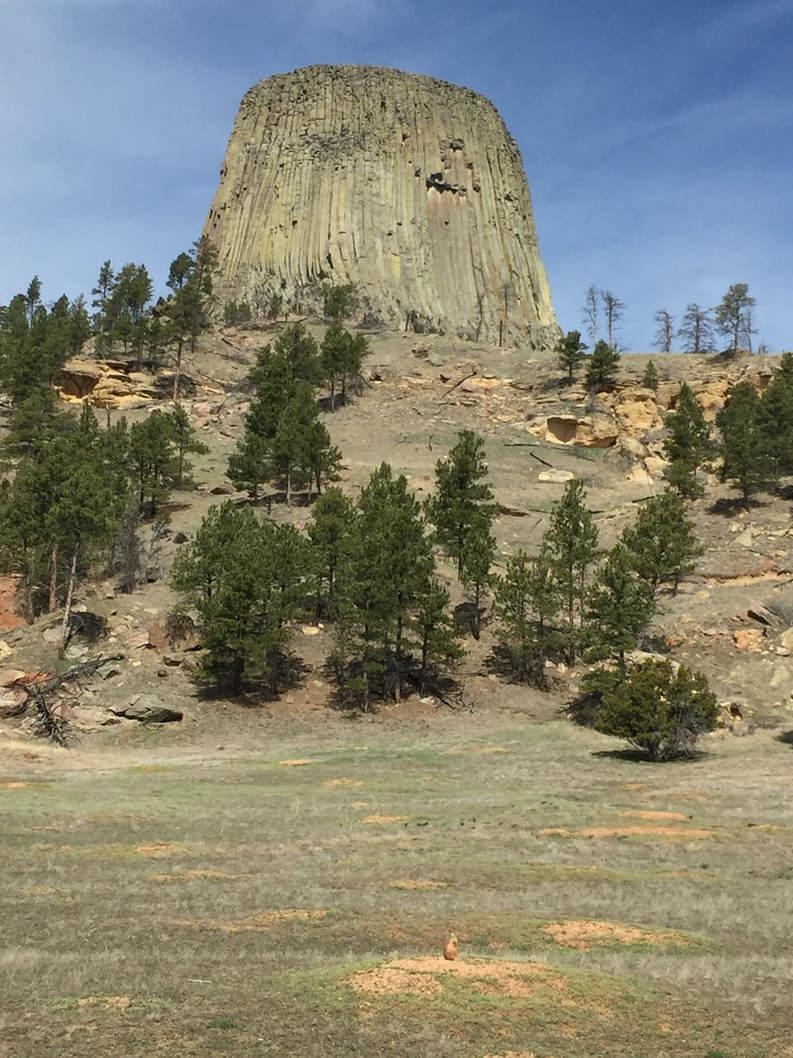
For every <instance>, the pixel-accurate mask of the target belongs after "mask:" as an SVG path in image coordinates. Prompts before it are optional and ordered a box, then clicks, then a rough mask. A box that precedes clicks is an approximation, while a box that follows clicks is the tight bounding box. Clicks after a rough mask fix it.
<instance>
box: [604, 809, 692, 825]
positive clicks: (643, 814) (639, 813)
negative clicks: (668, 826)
mask: <svg viewBox="0 0 793 1058" xmlns="http://www.w3.org/2000/svg"><path fill="white" fill-rule="evenodd" d="M620 815H622V816H628V817H629V818H631V819H646V820H647V821H648V822H650V821H652V820H654V819H657V820H659V821H661V820H666V821H667V822H669V823H685V822H686V821H687V820H688V816H687V815H685V814H684V813H683V812H653V811H649V810H647V811H645V810H643V809H639V810H636V811H630V812H620Z"/></svg>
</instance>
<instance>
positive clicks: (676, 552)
mask: <svg viewBox="0 0 793 1058" xmlns="http://www.w3.org/2000/svg"><path fill="white" fill-rule="evenodd" d="M620 542H621V544H622V545H623V546H624V548H625V549H626V551H627V552H628V555H629V557H630V563H631V567H632V569H634V570H635V571H636V573H637V574H638V575H639V577H641V579H642V580H644V581H645V582H646V583H647V584H648V585H649V586H650V589H651V590H652V592H653V593H654V594H655V593H657V591H658V589H659V588H660V587H661V585H662V584H671V585H672V587H673V591H674V592H675V594H676V593H677V588H678V585H679V584H680V580H681V578H682V577H684V576H685V575H686V574H687V573H691V572H692V570H693V569H694V568H695V567H696V560H697V559H698V558H699V556H700V555H701V554H702V550H703V549H702V546H701V545H700V543H699V541H698V539H697V536H696V533H695V531H694V523H693V521H692V520H691V519H690V518H689V517H688V516H687V514H686V507H685V503H684V502H683V498H682V497H681V496H680V494H679V493H678V492H675V491H673V490H672V489H666V490H665V491H664V492H662V493H660V495H658V496H652V497H650V499H649V500H647V502H646V503H644V504H642V506H641V507H640V509H639V514H638V516H637V518H636V521H635V522H634V524H633V525H632V526H629V527H628V528H627V529H625V530H624V531H623V533H622V536H621V537H620Z"/></svg>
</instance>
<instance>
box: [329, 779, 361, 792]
mask: <svg viewBox="0 0 793 1058" xmlns="http://www.w3.org/2000/svg"><path fill="white" fill-rule="evenodd" d="M322 785H323V786H325V787H326V788H327V789H329V790H332V789H335V788H337V787H338V788H339V789H345V790H357V789H359V788H360V787H361V786H363V780H362V779H328V781H327V782H324V783H323V784H322Z"/></svg>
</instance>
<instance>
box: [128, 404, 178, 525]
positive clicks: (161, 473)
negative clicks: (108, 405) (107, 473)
mask: <svg viewBox="0 0 793 1058" xmlns="http://www.w3.org/2000/svg"><path fill="white" fill-rule="evenodd" d="M128 458H129V470H130V476H131V478H132V480H133V482H134V483H135V486H136V490H137V495H138V504H139V507H140V509H141V511H145V513H146V514H147V515H148V516H149V517H154V515H155V514H156V513H157V510H158V508H159V507H160V506H161V504H163V503H164V502H165V501H166V500H167V498H168V496H169V495H170V491H171V486H172V484H173V470H174V464H175V462H176V448H175V445H174V437H173V427H172V423H171V418H170V416H169V415H168V413H167V412H164V411H161V410H160V409H159V408H158V409H155V411H153V412H152V413H151V415H149V417H148V418H147V419H144V420H143V421H142V422H136V423H133V424H132V426H131V427H130V431H129V455H128Z"/></svg>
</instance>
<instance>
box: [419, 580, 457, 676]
mask: <svg viewBox="0 0 793 1058" xmlns="http://www.w3.org/2000/svg"><path fill="white" fill-rule="evenodd" d="M412 629H413V633H414V636H415V640H416V647H417V649H418V684H419V691H420V693H421V694H425V693H426V692H427V690H428V689H429V688H430V687H431V686H432V684H434V683H436V682H437V681H438V680H439V679H440V677H441V676H443V675H444V674H445V673H447V672H448V671H449V669H451V668H453V667H454V665H456V664H457V662H458V661H459V660H460V658H461V657H462V656H463V653H464V651H463V649H462V647H461V646H460V643H459V634H458V632H457V631H456V629H455V625H454V619H453V618H452V616H451V613H450V610H449V592H448V591H447V589H446V588H445V587H444V586H443V585H442V584H441V583H440V581H439V580H437V579H436V578H435V577H433V578H432V579H431V580H430V581H429V583H428V585H427V588H426V590H425V591H424V592H423V593H422V594H421V595H420V596H419V598H418V605H417V608H416V614H415V617H414V618H413V620H412Z"/></svg>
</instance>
